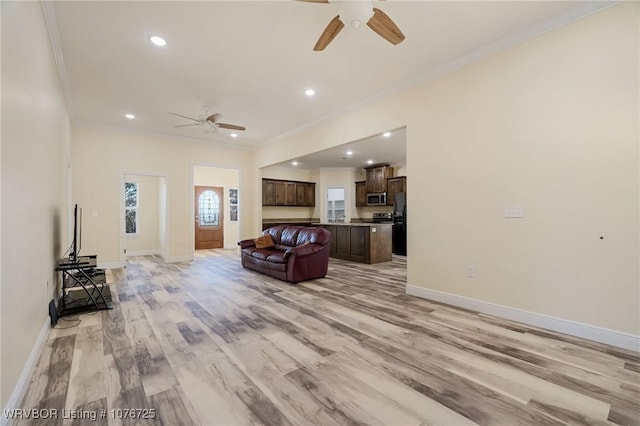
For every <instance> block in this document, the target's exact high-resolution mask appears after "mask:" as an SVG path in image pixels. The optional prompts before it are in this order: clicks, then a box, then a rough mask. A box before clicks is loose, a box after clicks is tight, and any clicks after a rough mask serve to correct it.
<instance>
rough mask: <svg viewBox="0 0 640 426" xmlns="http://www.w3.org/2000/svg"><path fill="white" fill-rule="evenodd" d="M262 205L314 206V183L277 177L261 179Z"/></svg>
mask: <svg viewBox="0 0 640 426" xmlns="http://www.w3.org/2000/svg"><path fill="white" fill-rule="evenodd" d="M262 205H263V206H287V207H294V206H297V207H315V205H316V184H315V183H314V182H296V181H286V180H279V179H262Z"/></svg>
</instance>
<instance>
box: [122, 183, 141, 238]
mask: <svg viewBox="0 0 640 426" xmlns="http://www.w3.org/2000/svg"><path fill="white" fill-rule="evenodd" d="M124 213H125V214H124V216H125V223H126V226H125V228H126V234H127V235H134V234H137V233H138V184H137V183H136V182H125V184H124Z"/></svg>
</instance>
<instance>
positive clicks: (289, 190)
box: [284, 182, 296, 206]
mask: <svg viewBox="0 0 640 426" xmlns="http://www.w3.org/2000/svg"><path fill="white" fill-rule="evenodd" d="M284 186H285V188H286V193H285V198H284V205H285V206H295V205H296V184H295V183H293V182H287V183H285V184H284Z"/></svg>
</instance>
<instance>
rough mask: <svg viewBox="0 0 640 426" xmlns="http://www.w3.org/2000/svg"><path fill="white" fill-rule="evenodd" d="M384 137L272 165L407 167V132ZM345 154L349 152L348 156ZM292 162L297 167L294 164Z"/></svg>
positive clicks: (366, 139)
mask: <svg viewBox="0 0 640 426" xmlns="http://www.w3.org/2000/svg"><path fill="white" fill-rule="evenodd" d="M388 133H390V135H389V136H384V135H383V134H379V135H373V136H370V137H368V138H365V139H361V140H358V141H354V142H350V143H348V144H344V145H340V146H337V147H334V148H330V149H327V150H324V151H319V152H315V153H313V154H309V155H305V156H303V157H296V158H292V159H291V160H289V161H285V162H283V163H279V164H275V165H276V166H280V167H292V168H294V167H296V168H300V169H309V170H314V169H319V168H321V167H352V168H356V169H358V168H363V167H367V166H369V165H370V163H368V161H371V162H372V163H371V164H379V163H389V164H390V165H392V166H397V165H406V164H407V143H406V142H407V132H406V129H405V128H404V127H403V128H401V129H395V130H392V131H390V132H388ZM347 152H351V155H348V154H347ZM293 161H295V162H296V165H295V166H294V165H293Z"/></svg>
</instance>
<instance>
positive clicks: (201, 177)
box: [193, 166, 244, 249]
mask: <svg viewBox="0 0 640 426" xmlns="http://www.w3.org/2000/svg"><path fill="white" fill-rule="evenodd" d="M193 184H194V185H196V186H219V187H222V193H223V208H224V214H223V224H224V248H226V249H232V248H236V247H238V241H240V221H242V212H240V211H238V220H237V221H232V220H231V218H230V214H229V205H230V202H229V189H231V188H233V189H238V188H239V186H240V173H239V172H238V170H234V169H221V168H218V167H204V166H194V167H193ZM243 196H244V194H241V193H240V192H239V191H238V203H240V199H241V198H242V197H243ZM238 210H239V209H238Z"/></svg>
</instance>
